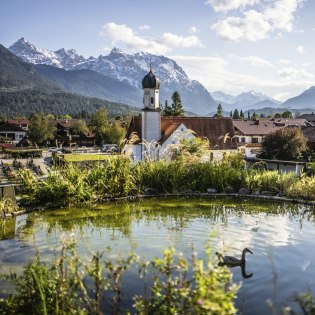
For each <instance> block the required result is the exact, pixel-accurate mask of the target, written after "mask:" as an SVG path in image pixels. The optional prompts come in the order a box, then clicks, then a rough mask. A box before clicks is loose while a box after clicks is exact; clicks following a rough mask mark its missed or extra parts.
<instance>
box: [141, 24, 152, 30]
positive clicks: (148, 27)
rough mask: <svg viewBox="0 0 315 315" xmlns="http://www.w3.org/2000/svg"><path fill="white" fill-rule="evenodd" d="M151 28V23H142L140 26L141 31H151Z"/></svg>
mask: <svg viewBox="0 0 315 315" xmlns="http://www.w3.org/2000/svg"><path fill="white" fill-rule="evenodd" d="M150 29H151V26H150V25H142V26H140V27H139V30H141V31H149V30H150Z"/></svg>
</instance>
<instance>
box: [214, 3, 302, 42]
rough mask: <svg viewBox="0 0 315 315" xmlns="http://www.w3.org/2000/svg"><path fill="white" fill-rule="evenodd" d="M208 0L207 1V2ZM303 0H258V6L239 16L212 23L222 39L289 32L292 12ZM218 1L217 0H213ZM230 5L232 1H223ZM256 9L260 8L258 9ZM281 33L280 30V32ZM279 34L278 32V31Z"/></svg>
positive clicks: (251, 37)
mask: <svg viewBox="0 0 315 315" xmlns="http://www.w3.org/2000/svg"><path fill="white" fill-rule="evenodd" d="M209 1H210V0H209ZM209 1H208V3H209ZM303 1H304V0H275V1H267V2H266V1H263V0H259V1H257V3H258V2H259V4H260V5H261V6H260V7H258V8H256V9H251V10H247V11H244V12H242V15H241V16H236V15H235V16H228V17H226V18H224V19H222V20H220V21H218V22H217V23H215V24H213V25H212V27H211V29H212V30H214V31H215V32H216V33H217V34H218V35H219V36H220V37H221V38H222V39H225V40H228V41H232V42H239V41H241V40H249V41H258V40H261V39H264V38H266V37H267V36H268V35H269V34H270V33H272V32H274V31H285V32H291V31H292V30H293V22H294V13H295V12H296V10H297V9H298V8H299V6H301V5H302V3H303ZM213 2H215V3H219V2H220V1H219V0H217V1H216V0H213ZM223 3H226V6H227V4H228V3H229V4H230V5H232V4H233V3H234V4H235V3H236V2H234V1H224V2H223ZM258 9H260V10H259V11H258ZM280 33H281V32H280ZM278 34H279V32H278Z"/></svg>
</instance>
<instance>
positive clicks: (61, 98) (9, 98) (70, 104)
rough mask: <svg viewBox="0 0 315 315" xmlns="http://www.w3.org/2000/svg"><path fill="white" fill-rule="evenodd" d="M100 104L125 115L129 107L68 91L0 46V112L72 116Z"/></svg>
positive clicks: (111, 111)
mask: <svg viewBox="0 0 315 315" xmlns="http://www.w3.org/2000/svg"><path fill="white" fill-rule="evenodd" d="M100 107H105V108H106V109H107V110H108V113H109V114H110V115H111V116H114V115H124V114H127V113H128V112H130V111H131V110H132V108H131V107H129V106H127V105H124V104H120V103H114V102H109V101H106V100H101V99H98V98H90V97H85V96H80V95H77V94H74V93H70V92H69V91H67V90H65V89H62V88H61V87H59V86H58V85H57V84H56V83H54V82H52V81H50V80H48V79H47V78H45V77H44V76H42V75H40V74H39V73H37V71H36V70H35V68H34V66H33V65H31V64H28V63H25V62H23V61H22V60H21V59H20V58H18V57H16V56H15V55H14V54H12V53H11V52H10V51H8V50H7V49H6V48H5V47H3V46H2V45H0V114H4V115H6V116H16V115H18V116H22V115H30V114H31V113H33V112H44V113H53V114H57V115H62V114H70V115H75V114H78V113H80V112H82V111H85V112H87V113H92V112H94V111H95V110H96V109H98V108H100Z"/></svg>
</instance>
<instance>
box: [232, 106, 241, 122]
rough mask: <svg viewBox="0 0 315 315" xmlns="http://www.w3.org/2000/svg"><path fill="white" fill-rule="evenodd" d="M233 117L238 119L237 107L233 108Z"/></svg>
mask: <svg viewBox="0 0 315 315" xmlns="http://www.w3.org/2000/svg"><path fill="white" fill-rule="evenodd" d="M233 119H240V113H239V112H238V110H237V108H236V109H234V112H233Z"/></svg>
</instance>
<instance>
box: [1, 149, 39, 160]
mask: <svg viewBox="0 0 315 315" xmlns="http://www.w3.org/2000/svg"><path fill="white" fill-rule="evenodd" d="M42 152H43V150H41V149H31V150H28V149H24V150H15V149H14V150H12V149H6V150H4V153H6V154H9V155H10V156H11V157H12V158H15V159H27V158H36V157H41V156H42Z"/></svg>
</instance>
